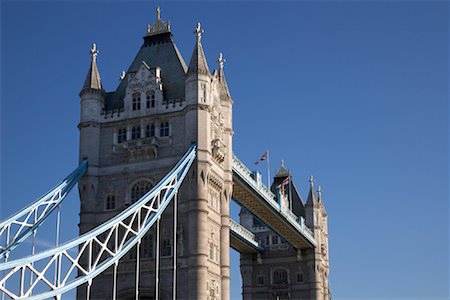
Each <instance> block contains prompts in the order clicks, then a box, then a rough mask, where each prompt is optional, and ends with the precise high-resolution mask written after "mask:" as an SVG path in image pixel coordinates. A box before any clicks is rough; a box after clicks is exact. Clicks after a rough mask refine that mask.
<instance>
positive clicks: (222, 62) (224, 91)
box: [217, 52, 231, 100]
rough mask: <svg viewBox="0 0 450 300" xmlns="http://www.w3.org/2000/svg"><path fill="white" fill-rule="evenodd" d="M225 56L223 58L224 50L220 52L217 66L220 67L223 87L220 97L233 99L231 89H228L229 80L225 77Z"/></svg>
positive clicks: (220, 78)
mask: <svg viewBox="0 0 450 300" xmlns="http://www.w3.org/2000/svg"><path fill="white" fill-rule="evenodd" d="M225 62H226V60H225V58H223V54H222V52H220V53H219V58H218V59H217V66H218V67H219V82H220V83H221V86H222V88H221V89H220V99H222V100H227V99H231V95H230V90H229V89H228V84H227V80H226V79H225V72H224V71H223V66H224V65H225Z"/></svg>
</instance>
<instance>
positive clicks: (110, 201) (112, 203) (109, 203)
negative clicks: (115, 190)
mask: <svg viewBox="0 0 450 300" xmlns="http://www.w3.org/2000/svg"><path fill="white" fill-rule="evenodd" d="M115 208H116V196H114V195H110V196H108V197H107V198H106V209H115Z"/></svg>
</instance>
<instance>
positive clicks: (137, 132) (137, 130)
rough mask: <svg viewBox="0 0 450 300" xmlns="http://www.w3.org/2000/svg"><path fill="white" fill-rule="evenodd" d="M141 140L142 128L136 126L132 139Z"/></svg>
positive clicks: (132, 131) (133, 129)
mask: <svg viewBox="0 0 450 300" xmlns="http://www.w3.org/2000/svg"><path fill="white" fill-rule="evenodd" d="M139 138H141V127H139V126H136V127H133V128H132V129H131V139H132V140H135V139H139Z"/></svg>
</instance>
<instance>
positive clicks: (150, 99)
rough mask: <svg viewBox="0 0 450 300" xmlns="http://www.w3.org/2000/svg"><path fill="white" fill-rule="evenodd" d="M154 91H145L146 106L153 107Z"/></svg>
mask: <svg viewBox="0 0 450 300" xmlns="http://www.w3.org/2000/svg"><path fill="white" fill-rule="evenodd" d="M155 102H156V101H155V92H154V91H147V108H150V107H155V104H156V103H155Z"/></svg>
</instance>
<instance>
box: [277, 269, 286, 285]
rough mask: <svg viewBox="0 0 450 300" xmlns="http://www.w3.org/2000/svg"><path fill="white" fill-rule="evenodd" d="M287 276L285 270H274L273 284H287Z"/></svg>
mask: <svg viewBox="0 0 450 300" xmlns="http://www.w3.org/2000/svg"><path fill="white" fill-rule="evenodd" d="M287 283H288V276H287V271H286V270H281V269H278V270H275V271H274V272H273V284H287Z"/></svg>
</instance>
